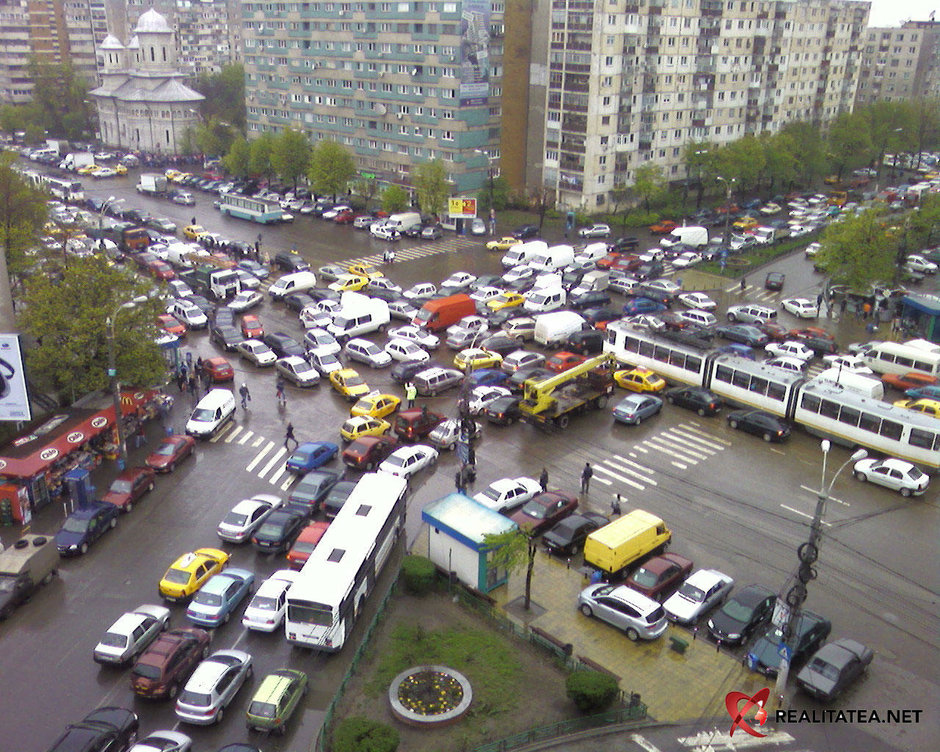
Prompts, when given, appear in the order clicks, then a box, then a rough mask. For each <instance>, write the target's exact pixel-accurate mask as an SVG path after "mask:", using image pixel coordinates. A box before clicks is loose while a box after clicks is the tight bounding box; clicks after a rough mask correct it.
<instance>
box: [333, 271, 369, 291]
mask: <svg viewBox="0 0 940 752" xmlns="http://www.w3.org/2000/svg"><path fill="white" fill-rule="evenodd" d="M367 284H369V278H368V277H363V276H362V275H360V274H340V275H339V276H338V277H337V278H336V281H335V282H331V283H330V285H329V288H330V289H331V290H336V291H337V292H349V291H350V290H352V291H356V290H361V289H362V288H363V287H365V286H366V285H367Z"/></svg>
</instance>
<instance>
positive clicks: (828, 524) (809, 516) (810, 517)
mask: <svg viewBox="0 0 940 752" xmlns="http://www.w3.org/2000/svg"><path fill="white" fill-rule="evenodd" d="M780 506H781V507H782V508H783V509H786V510H787V511H788V512H793V514H796V515H799V516H800V517H805V518H806V519H808V520H811V519H813V515H811V514H807V513H806V512H801V511H800V510H799V509H794V508H793V507H788V506H787V505H786V504H781V505H780ZM822 524H823V525H825V526H826V527H832V523H831V522H826V521H825V520H823V521H822Z"/></svg>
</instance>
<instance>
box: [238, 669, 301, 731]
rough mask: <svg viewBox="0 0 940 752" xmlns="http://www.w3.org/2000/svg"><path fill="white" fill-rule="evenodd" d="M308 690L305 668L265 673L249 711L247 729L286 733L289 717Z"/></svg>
mask: <svg viewBox="0 0 940 752" xmlns="http://www.w3.org/2000/svg"><path fill="white" fill-rule="evenodd" d="M305 694H307V675H306V674H305V673H304V672H303V671H294V670H293V669H289V668H279V669H278V670H277V671H275V672H274V673H272V674H268V675H267V676H266V677H264V681H262V682H261V686H260V687H258V691H257V692H255V696H254V697H252V698H251V704H250V705H249V706H248V712H247V714H246V716H247V717H246V723H247V725H248V730H249V731H251V730H252V729H257V730H259V731H274V732H275V733H278V734H283V733H284V731H285V727H286V724H287V721H288V720H289V719H290V717H291V716H292V715H293V714H294V711H295V710H297V706H298V705H299V704H300V698H301V697H303V696H304V695H305Z"/></svg>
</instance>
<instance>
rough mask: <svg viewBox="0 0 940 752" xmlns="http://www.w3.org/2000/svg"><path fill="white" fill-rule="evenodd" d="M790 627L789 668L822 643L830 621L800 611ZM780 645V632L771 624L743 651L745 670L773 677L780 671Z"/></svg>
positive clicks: (781, 640) (800, 661)
mask: <svg viewBox="0 0 940 752" xmlns="http://www.w3.org/2000/svg"><path fill="white" fill-rule="evenodd" d="M795 621H796V624H794V625H792V626H793V634H794V637H793V638H792V642H790V643H789V644H790V647H792V649H793V652H792V653H791V655H790V665H791V666H798V665H799V664H801V663H803V661H805V660H806V658H807V657H808V656H809V655H810V654H811V653H814V652H815V651H816V649H817V648H818V647H819V646H820V645H822V644H823V641H824V640H825V639H826V638H827V637H828V636H829V633H830V632H831V631H832V622H831V621H829V620H828V619H824V618H823V617H821V616H819V615H818V614H814V613H813V612H812V611H801V612H800V615H799V618H798V619H796V620H795ZM782 643H783V631H782V630H781V629H780V627H777V626H774V625H773V624H771V625H770V626H768V627H767V629H766V630H765V631H764V633H763V634H762V635H761V636H760V637H758V638H757V640H755V642H754V644H753V645H751V648H750V649H749V650H748V651H747V658H746V661H747V667H748V668H749V669H751V671H759V672H760V673H762V674H764V675H765V676H776V675H777V670H778V669H779V668H780V653H779V652H778V651H779V650H780V645H781V644H782Z"/></svg>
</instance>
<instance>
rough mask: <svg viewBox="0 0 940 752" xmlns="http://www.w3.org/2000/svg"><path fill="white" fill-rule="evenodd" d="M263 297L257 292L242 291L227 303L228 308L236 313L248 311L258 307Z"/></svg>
mask: <svg viewBox="0 0 940 752" xmlns="http://www.w3.org/2000/svg"><path fill="white" fill-rule="evenodd" d="M262 300H264V296H263V295H262V294H261V293H260V292H258V291H257V290H242V291H241V292H239V293H237V294H236V295H235V297H234V298H232V300H231V301H230V302H229V304H228V307H229V308H231V309H232V310H233V311H236V312H237V313H241V312H242V311H248V310H250V309H252V308H254V307H255V306H256V305H259V304H260V303H261V301H262Z"/></svg>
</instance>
